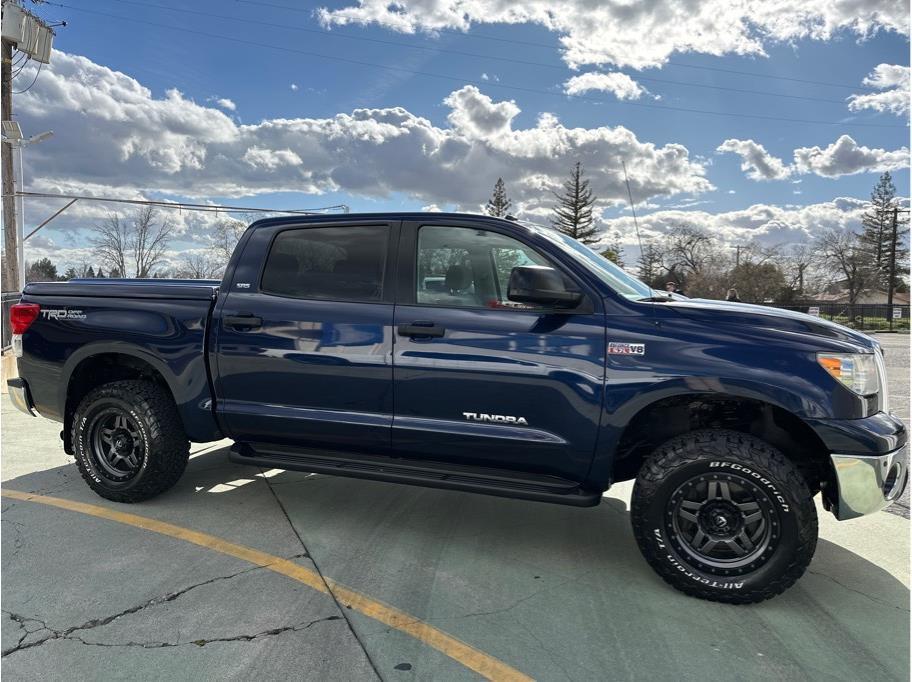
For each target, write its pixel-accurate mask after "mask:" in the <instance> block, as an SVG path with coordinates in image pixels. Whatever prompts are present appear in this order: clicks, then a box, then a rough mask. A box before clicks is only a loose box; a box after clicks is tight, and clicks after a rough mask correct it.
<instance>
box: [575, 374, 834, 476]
mask: <svg viewBox="0 0 912 682" xmlns="http://www.w3.org/2000/svg"><path fill="white" fill-rule="evenodd" d="M616 416H617V415H616ZM622 424H623V425H622V426H621V427H619V428H616V429H614V433H613V437H614V439H615V440H614V448H613V456H612V457H611V458H610V459H606V460H605V461H604V463H603V464H602V466H601V467H600V470H599V471H595V470H594V471H593V473H594V474H595V475H596V477H597V478H599V479H605V480H606V482H610V483H615V482H619V481H625V480H630V479H632V478H635V477H636V475H637V472H638V471H639V469H640V467H641V466H642V463H643V461H644V460H645V458H646V457H648V456H649V454H650V453H652V452H653V451H654V450H655V449H656V448H657V447H658V446H659V445H661V444H662V443H664V442H666V441H668V440H670V439H671V438H674V437H676V436H679V435H681V434H684V433H688V432H690V431H694V430H697V429H706V428H719V429H729V430H733V431H739V432H741V433H746V434H750V435H752V436H755V437H757V438H759V439H761V440H763V441H765V442H767V443H769V444H770V445H772V446H773V447H775V448H777V449H778V450H780V451H781V452H782V453H783V454H784V455H785V456H786V457H787V458H788V459H790V460H791V461H792V462H793V463H795V465H796V466H797V467H798V468H799V470H800V471H801V473H802V475H803V476H804V478H805V480H806V481H807V483H808V487H809V488H810V489H811V490H812V491H814V492H816V491H818V490H821V489H826V488H827V486H828V484H829V483H830V480H829V479H830V478H831V474H832V472H831V470H830V467H829V466H828V461H829V460H828V456H829V451H828V449H827V447H826V445H825V444H824V443H823V441H822V440H821V439H820V437H819V436H818V435H817V433H816V432H815V431H814V429H813V428H811V427H810V426H809V425H808V424H807V423H806V422H805V421H804V420H802V419H801V417H799V416H798V415H796V414H795V412H794V411H793V410H791V409H788V408H787V407H786V406H785V405H783V404H781V403H780V402H778V401H774V400H770V399H769V398H768V397H766V396H763V397H761V396H758V395H753V394H749V395H745V394H744V393H740V392H723V391H717V392H673V393H671V394H666V395H661V396H655V397H654V398H653V399H652V400H651V401H648V402H645V403H644V404H640V405H637V406H636V409H632V410H631V411H630V414H629V416H628V417H627V418H626V419H623V421H622Z"/></svg>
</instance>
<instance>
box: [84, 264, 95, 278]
mask: <svg viewBox="0 0 912 682" xmlns="http://www.w3.org/2000/svg"><path fill="white" fill-rule="evenodd" d="M85 276H86V277H88V278H89V279H95V268H93V267H92V266H91V265H90V266H89V269H88V270H86V274H85Z"/></svg>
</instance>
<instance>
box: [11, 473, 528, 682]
mask: <svg viewBox="0 0 912 682" xmlns="http://www.w3.org/2000/svg"><path fill="white" fill-rule="evenodd" d="M0 495H2V496H3V497H7V498H10V499H13V500H22V501H23V502H36V503H38V504H46V505H49V506H51V507H58V508H60V509H66V510H67V511H73V512H79V513H80V514H87V515H89V516H95V517H98V518H100V519H107V520H108V521H115V522H117V523H123V524H126V525H128V526H134V527H136V528H142V529H143V530H148V531H151V532H153V533H159V534H161V535H167V536H168V537H172V538H177V539H178V540H184V541H185V542H190V543H193V544H194V545H199V546H200V547H205V548H206V549H211V550H212V551H214V552H219V553H221V554H227V555H228V556H233V557H235V558H237V559H241V560H242V561H247V562H249V563H251V564H253V565H255V566H259V567H261V568H264V569H266V570H269V571H272V572H274V573H279V574H280V575H284V576H286V577H288V578H291V579H292V580H297V581H298V582H300V583H304V584H305V585H307V586H308V587H311V588H313V589H315V590H317V591H318V592H323V593H324V594H329V590H328V589H327V587H326V585H327V584H329V587H330V589H331V590H332V595H333V596H335V598H336V600H337V601H338V602H339V603H340V604H342V605H343V606H350V607H351V608H352V609H354V610H355V611H359V612H361V613H363V614H364V615H365V616H367V617H369V618H373V619H374V620H376V621H379V622H381V623H383V624H384V625H388V626H390V627H392V628H395V629H396V630H399V631H400V632H404V633H405V634H407V635H411V636H412V637H414V638H415V639H417V640H420V641H422V642H424V643H425V644H427V645H428V646H430V647H433V648H434V649H437V651H439V652H441V653H442V654H445V655H446V656H449V657H450V658H452V659H453V660H454V661H456V662H457V663H461V664H462V665H464V666H465V667H466V668H468V669H469V670H473V671H475V672H476V673H478V674H479V675H481V676H483V677H485V678H487V679H489V680H509V681H511V682H512V681H514V680H517V681H519V680H523V681H525V680H531V679H532V678H531V677H529V676H528V675H525V674H524V673H521V672H520V671H518V670H516V669H515V668H512V667H510V666H509V665H507V664H506V663H504V662H503V661H501V660H499V659H497V658H494V657H493V656H491V655H489V654H486V653H485V652H483V651H481V650H479V649H476V648H475V647H473V646H472V645H471V644H466V643H465V642H463V641H462V640H459V639H456V638H455V637H453V636H452V635H448V634H447V633H445V632H444V631H443V630H440V629H439V628H436V627H434V626H433V625H429V624H428V623H425V622H423V621H422V620H420V619H419V618H416V617H415V616H412V615H410V614H408V613H406V612H405V611H401V610H399V609H397V608H396V607H394V606H390V605H389V604H384V603H383V602H381V601H377V600H376V599H372V598H371V597H368V596H367V595H366V594H362V593H360V592H358V591H356V590H353V589H352V588H350V587H346V586H345V585H342V584H341V583H337V582H336V581H334V580H331V579H329V578H327V579H326V582H325V583H324V582H323V579H322V578H321V577H320V575H319V574H317V573H316V572H315V571H312V570H311V569H309V568H306V567H304V566H299V565H298V564H296V563H294V562H293V561H289V560H288V559H283V558H281V557H277V556H274V555H272V554H267V553H266V552H261V551H259V550H257V549H253V548H252V547H245V546H244V545H238V544H236V543H234V542H229V541H228V540H223V539H222V538H218V537H215V536H214V535H209V534H207V533H201V532H199V531H195V530H191V529H189V528H183V527H182V526H175V525H174V524H172V523H165V522H164V521H156V520H155V519H150V518H148V517H145V516H139V515H137V514H129V513H127V512H122V511H117V510H116V509H109V508H107V507H101V506H98V505H94V504H86V503H84V502H74V501H73V500H65V499H63V498H60V497H49V496H47V495H33V494H31V493H24V492H21V491H19V490H10V489H7V488H3V489H0Z"/></svg>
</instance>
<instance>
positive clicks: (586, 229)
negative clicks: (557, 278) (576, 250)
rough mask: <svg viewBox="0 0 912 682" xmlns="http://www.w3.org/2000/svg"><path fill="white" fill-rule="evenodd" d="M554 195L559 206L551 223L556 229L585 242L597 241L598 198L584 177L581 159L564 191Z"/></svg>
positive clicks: (565, 183)
mask: <svg viewBox="0 0 912 682" xmlns="http://www.w3.org/2000/svg"><path fill="white" fill-rule="evenodd" d="M554 196H556V197H557V206H556V207H555V208H554V218H553V219H552V221H551V224H552V225H553V226H554V227H555V229H557V230H559V231H561V232H563V233H564V234H565V235H567V236H569V237H573V238H574V239H576V240H578V241H580V242H582V243H583V244H594V243H595V242H597V241H598V239H597V238H596V232H597V230H596V227H595V221H594V220H593V218H592V207H593V206H594V205H595V202H596V198H595V196H594V195H593V194H592V190H591V189H590V187H589V181H588V180H586V179H585V178H584V177H583V167H582V164H581V163H580V162H579V161H577V162H576V164H575V165H574V166H573V170H571V171H570V177H569V178H568V179H567V181H566V182H564V190H563V192H561V193H557V192H555V193H554Z"/></svg>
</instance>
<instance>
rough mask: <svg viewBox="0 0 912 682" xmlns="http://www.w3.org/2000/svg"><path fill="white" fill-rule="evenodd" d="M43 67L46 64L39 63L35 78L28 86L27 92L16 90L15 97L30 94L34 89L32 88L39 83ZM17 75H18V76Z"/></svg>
mask: <svg viewBox="0 0 912 682" xmlns="http://www.w3.org/2000/svg"><path fill="white" fill-rule="evenodd" d="M42 66H44V64H43V63H41V62H38V68H37V69H36V70H35V77H34V78H33V79H32V82H31V83H29V86H28V87H27V88H25V90H14V91H13V94H14V95H21V94H23V93H26V92H28V91H29V90H31V89H32V86H33V85H35V83H37V82H38V76H40V75H41V67H42ZM17 75H18V74H17Z"/></svg>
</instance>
